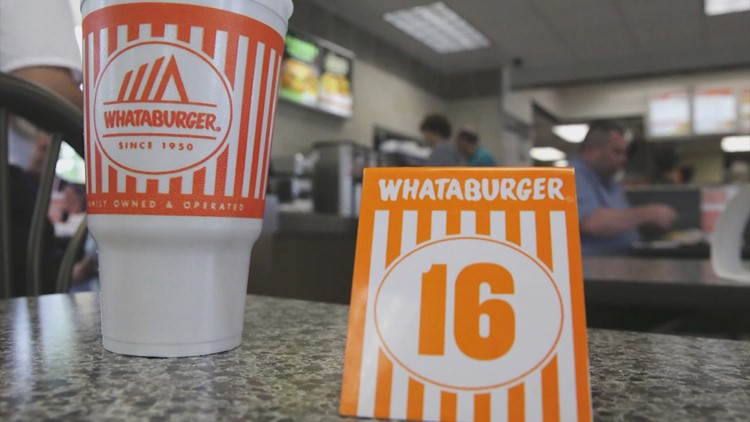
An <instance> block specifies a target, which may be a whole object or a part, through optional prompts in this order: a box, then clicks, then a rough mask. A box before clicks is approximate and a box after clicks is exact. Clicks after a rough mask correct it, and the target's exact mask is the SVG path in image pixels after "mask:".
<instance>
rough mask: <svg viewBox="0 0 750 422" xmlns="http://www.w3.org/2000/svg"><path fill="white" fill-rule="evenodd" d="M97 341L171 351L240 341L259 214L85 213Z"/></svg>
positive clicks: (135, 350)
mask: <svg viewBox="0 0 750 422" xmlns="http://www.w3.org/2000/svg"><path fill="white" fill-rule="evenodd" d="M89 218H90V220H89V224H90V227H91V232H92V234H93V236H94V238H95V239H96V241H97V245H98V247H99V250H100V254H99V267H100V279H101V293H100V295H101V298H100V299H101V314H102V336H103V340H104V347H105V348H106V349H107V350H109V351H111V352H115V353H120V354H126V355H135V356H152V357H176V356H195V355H204V354H209V353H218V352H223V351H226V350H230V349H233V348H235V347H237V346H238V345H239V344H240V341H241V337H242V328H243V324H244V321H245V318H244V316H245V301H246V298H247V279H248V272H249V267H250V252H251V248H252V245H253V244H254V243H255V241H256V239H257V238H258V236H259V235H260V231H261V225H262V221H261V220H260V219H244V218H219V217H163V216H126V215H91V216H89Z"/></svg>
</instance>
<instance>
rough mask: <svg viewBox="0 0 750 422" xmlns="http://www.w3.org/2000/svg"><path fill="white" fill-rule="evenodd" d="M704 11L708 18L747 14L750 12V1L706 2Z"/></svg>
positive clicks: (726, 0) (712, 0)
mask: <svg viewBox="0 0 750 422" xmlns="http://www.w3.org/2000/svg"><path fill="white" fill-rule="evenodd" d="M704 10H705V12H706V15H708V16H716V15H725V14H727V13H736V12H746V11H748V10H750V0H706V3H705V9H704Z"/></svg>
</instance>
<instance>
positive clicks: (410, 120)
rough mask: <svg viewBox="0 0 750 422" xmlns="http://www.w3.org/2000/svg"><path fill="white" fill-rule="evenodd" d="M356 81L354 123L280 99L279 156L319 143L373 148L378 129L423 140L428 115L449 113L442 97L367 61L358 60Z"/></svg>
mask: <svg viewBox="0 0 750 422" xmlns="http://www.w3.org/2000/svg"><path fill="white" fill-rule="evenodd" d="M353 78H354V85H353V92H354V115H353V117H351V118H349V119H342V118H339V117H335V116H329V115H326V114H324V113H320V112H316V111H314V110H309V109H305V108H302V107H299V106H296V105H293V104H290V103H287V102H284V101H279V105H278V111H277V113H276V128H275V130H274V145H273V155H274V156H277V155H288V154H293V153H295V152H299V151H304V150H307V149H309V147H310V146H311V145H312V143H313V142H314V141H326V140H328V141H330V140H351V141H355V142H357V143H361V144H364V145H368V146H372V138H373V134H374V128H375V125H383V126H385V127H387V128H388V129H391V130H394V131H397V132H401V133H404V134H407V135H414V136H418V135H419V123H420V122H421V120H422V118H423V117H424V115H425V114H426V113H428V112H431V111H439V112H445V109H446V103H445V101H443V100H442V99H441V98H439V97H438V96H436V95H434V94H432V93H429V92H427V91H426V90H424V89H422V88H419V87H417V86H415V85H413V84H412V83H410V82H409V81H406V80H404V79H402V78H400V77H399V76H396V75H394V74H392V73H390V72H388V71H385V70H383V69H381V68H380V67H378V66H376V65H373V64H371V63H369V62H366V61H364V60H357V61H356V62H355V64H354V76H353Z"/></svg>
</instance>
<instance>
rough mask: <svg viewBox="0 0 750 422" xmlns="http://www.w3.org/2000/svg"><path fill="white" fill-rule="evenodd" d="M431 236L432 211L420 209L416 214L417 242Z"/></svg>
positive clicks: (424, 240) (428, 238) (426, 239)
mask: <svg viewBox="0 0 750 422" xmlns="http://www.w3.org/2000/svg"><path fill="white" fill-rule="evenodd" d="M431 237H432V212H430V211H429V210H421V211H419V212H418V214H417V244H419V243H422V242H426V241H428V240H430V238H431Z"/></svg>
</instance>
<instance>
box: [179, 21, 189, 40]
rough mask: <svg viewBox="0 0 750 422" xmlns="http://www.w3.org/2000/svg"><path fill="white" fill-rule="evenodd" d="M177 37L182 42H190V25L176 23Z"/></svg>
mask: <svg viewBox="0 0 750 422" xmlns="http://www.w3.org/2000/svg"><path fill="white" fill-rule="evenodd" d="M177 39H178V40H180V41H182V42H184V43H189V42H190V26H188V25H178V26H177Z"/></svg>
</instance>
